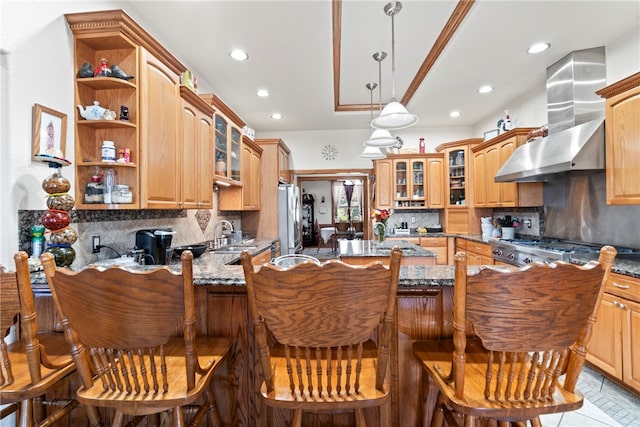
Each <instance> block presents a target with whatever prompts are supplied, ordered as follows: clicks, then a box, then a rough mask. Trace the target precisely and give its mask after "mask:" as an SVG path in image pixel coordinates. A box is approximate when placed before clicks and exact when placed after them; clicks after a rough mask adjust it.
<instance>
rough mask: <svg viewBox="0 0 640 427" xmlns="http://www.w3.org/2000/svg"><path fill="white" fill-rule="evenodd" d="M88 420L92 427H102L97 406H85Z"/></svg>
mask: <svg viewBox="0 0 640 427" xmlns="http://www.w3.org/2000/svg"><path fill="white" fill-rule="evenodd" d="M84 409H85V412H86V413H87V418H89V426H90V427H102V425H103V424H102V417H100V412H98V408H96V407H95V406H84Z"/></svg>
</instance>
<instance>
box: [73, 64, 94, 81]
mask: <svg viewBox="0 0 640 427" xmlns="http://www.w3.org/2000/svg"><path fill="white" fill-rule="evenodd" d="M77 77H79V78H85V77H93V68H91V64H89V63H88V62H85V63H84V64H82V67H80V69H79V70H78V74H77Z"/></svg>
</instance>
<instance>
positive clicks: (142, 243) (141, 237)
mask: <svg viewBox="0 0 640 427" xmlns="http://www.w3.org/2000/svg"><path fill="white" fill-rule="evenodd" d="M174 234H176V232H175V231H173V230H171V228H157V229H152V230H138V231H137V232H136V249H143V250H144V263H145V264H147V265H150V264H158V265H166V264H168V263H169V261H170V258H171V251H170V250H169V251H168V252H167V250H168V249H169V248H170V247H171V240H172V239H173V235H174Z"/></svg>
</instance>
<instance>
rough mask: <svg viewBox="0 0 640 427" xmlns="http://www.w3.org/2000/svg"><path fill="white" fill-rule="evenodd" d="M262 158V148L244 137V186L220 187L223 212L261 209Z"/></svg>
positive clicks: (242, 152) (241, 153)
mask: <svg viewBox="0 0 640 427" xmlns="http://www.w3.org/2000/svg"><path fill="white" fill-rule="evenodd" d="M261 158H262V147H261V146H259V145H258V144H256V143H255V142H254V141H253V140H252V139H251V138H249V137H247V136H243V137H242V147H241V149H240V156H239V159H240V164H241V170H240V172H239V173H240V175H241V176H242V185H240V186H236V185H233V186H229V187H220V205H219V206H218V208H219V209H220V210H223V211H237V210H242V211H252V210H259V209H260V207H261V193H260V187H261V180H262V177H261V173H260V169H261Z"/></svg>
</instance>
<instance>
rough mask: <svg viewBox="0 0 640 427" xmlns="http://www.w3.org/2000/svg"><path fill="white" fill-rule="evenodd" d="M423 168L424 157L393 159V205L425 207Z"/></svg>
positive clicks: (424, 165) (424, 166)
mask: <svg viewBox="0 0 640 427" xmlns="http://www.w3.org/2000/svg"><path fill="white" fill-rule="evenodd" d="M425 169H426V163H425V160H424V159H395V160H394V161H393V171H394V189H395V192H394V196H395V197H394V199H395V207H397V208H424V207H425V181H424V179H425Z"/></svg>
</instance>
